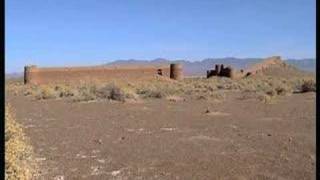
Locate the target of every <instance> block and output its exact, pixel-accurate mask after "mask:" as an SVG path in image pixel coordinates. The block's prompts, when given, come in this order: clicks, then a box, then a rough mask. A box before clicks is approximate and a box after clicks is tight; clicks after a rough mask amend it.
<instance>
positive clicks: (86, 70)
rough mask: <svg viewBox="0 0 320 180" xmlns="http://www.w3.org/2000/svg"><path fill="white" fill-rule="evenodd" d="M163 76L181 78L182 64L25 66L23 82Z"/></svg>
mask: <svg viewBox="0 0 320 180" xmlns="http://www.w3.org/2000/svg"><path fill="white" fill-rule="evenodd" d="M159 75H160V76H163V77H167V78H171V79H174V80H182V79H183V73H182V66H181V65H180V64H170V66H169V65H168V66H143V67H133V66H127V67H107V66H106V67H103V66H100V67H99V66H97V67H62V68H38V67H37V66H25V69H24V83H25V84H50V83H78V82H90V81H99V82H103V81H109V80H115V79H122V80H140V79H141V80H142V79H146V78H153V77H155V76H159Z"/></svg>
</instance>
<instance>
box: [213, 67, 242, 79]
mask: <svg viewBox="0 0 320 180" xmlns="http://www.w3.org/2000/svg"><path fill="white" fill-rule="evenodd" d="M235 73H236V72H235V70H234V69H233V68H232V67H231V66H227V67H226V68H225V67H224V65H223V64H220V65H219V64H216V65H215V69H214V70H213V69H212V70H208V71H207V78H210V77H212V76H223V77H229V78H235Z"/></svg>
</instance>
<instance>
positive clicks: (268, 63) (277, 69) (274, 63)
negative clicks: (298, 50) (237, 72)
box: [243, 56, 308, 77]
mask: <svg viewBox="0 0 320 180" xmlns="http://www.w3.org/2000/svg"><path fill="white" fill-rule="evenodd" d="M243 74H244V75H247V76H253V75H267V76H278V77H292V76H304V75H307V74H308V73H306V72H304V71H301V70H299V69H297V68H296V67H294V66H292V65H290V64H287V63H285V61H283V60H281V57H280V56H272V57H270V58H266V59H265V60H264V61H262V62H261V63H257V64H254V65H252V66H251V67H249V68H248V69H246V70H245V71H244V73H243Z"/></svg>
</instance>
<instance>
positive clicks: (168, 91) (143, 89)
mask: <svg viewBox="0 0 320 180" xmlns="http://www.w3.org/2000/svg"><path fill="white" fill-rule="evenodd" d="M182 92H183V89H182V87H181V86H178V85H177V84H176V83H174V82H162V81H149V82H145V83H143V84H139V85H138V86H137V88H136V93H137V94H138V95H141V96H142V97H144V98H164V97H167V96H170V95H178V94H180V93H182Z"/></svg>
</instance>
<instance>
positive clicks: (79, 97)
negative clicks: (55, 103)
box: [73, 84, 97, 101]
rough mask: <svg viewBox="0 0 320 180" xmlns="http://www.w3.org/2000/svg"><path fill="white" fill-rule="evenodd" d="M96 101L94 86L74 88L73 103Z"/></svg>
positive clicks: (82, 85)
mask: <svg viewBox="0 0 320 180" xmlns="http://www.w3.org/2000/svg"><path fill="white" fill-rule="evenodd" d="M95 99H97V87H96V85H94V84H81V85H80V86H78V87H76V91H75V94H74V96H73V101H92V100H95Z"/></svg>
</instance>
